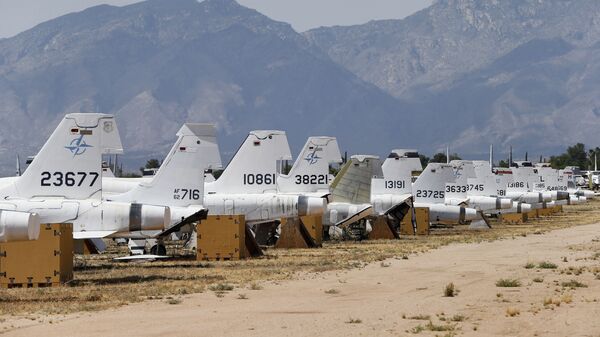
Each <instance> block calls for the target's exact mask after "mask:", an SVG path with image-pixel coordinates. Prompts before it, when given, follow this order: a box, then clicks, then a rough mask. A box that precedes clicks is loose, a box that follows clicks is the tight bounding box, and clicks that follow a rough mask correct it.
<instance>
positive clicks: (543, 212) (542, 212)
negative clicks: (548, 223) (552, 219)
mask: <svg viewBox="0 0 600 337" xmlns="http://www.w3.org/2000/svg"><path fill="white" fill-rule="evenodd" d="M536 211H537V216H538V218H539V217H542V216H544V217H545V216H551V215H552V214H553V213H554V209H553V208H552V207H550V208H538V209H536Z"/></svg>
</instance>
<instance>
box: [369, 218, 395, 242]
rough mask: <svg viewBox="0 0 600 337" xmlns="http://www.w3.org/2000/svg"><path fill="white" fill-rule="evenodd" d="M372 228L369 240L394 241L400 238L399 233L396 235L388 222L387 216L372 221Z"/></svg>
mask: <svg viewBox="0 0 600 337" xmlns="http://www.w3.org/2000/svg"><path fill="white" fill-rule="evenodd" d="M371 227H372V230H371V233H369V240H393V239H397V238H398V233H394V230H393V229H392V228H391V227H390V225H389V223H388V222H387V219H386V216H378V217H376V218H375V219H374V220H373V221H371Z"/></svg>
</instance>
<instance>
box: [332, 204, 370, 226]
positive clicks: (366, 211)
mask: <svg viewBox="0 0 600 337" xmlns="http://www.w3.org/2000/svg"><path fill="white" fill-rule="evenodd" d="M371 214H373V206H371V205H368V206H365V207H363V208H362V209H360V210H359V211H358V212H356V213H354V214H350V215H349V216H348V217H347V218H345V219H343V220H342V221H339V222H338V223H336V224H335V226H336V227H345V226H348V225H349V224H351V223H355V222H357V221H358V220H361V219H364V218H366V217H368V216H369V215H371Z"/></svg>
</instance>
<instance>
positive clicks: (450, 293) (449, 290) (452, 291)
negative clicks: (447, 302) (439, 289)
mask: <svg viewBox="0 0 600 337" xmlns="http://www.w3.org/2000/svg"><path fill="white" fill-rule="evenodd" d="M456 295H457V290H456V287H455V286H454V283H452V282H450V283H448V284H447V285H446V287H445V288H444V297H454V296H456Z"/></svg>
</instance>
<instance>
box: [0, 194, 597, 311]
mask: <svg viewBox="0 0 600 337" xmlns="http://www.w3.org/2000/svg"><path fill="white" fill-rule="evenodd" d="M599 205H600V200H599V201H592V202H590V203H587V204H584V205H574V206H569V207H564V209H565V212H564V213H562V214H559V215H556V216H553V217H547V218H543V219H534V220H532V221H530V222H529V223H525V224H520V225H505V224H501V223H493V229H492V230H490V231H484V232H481V231H469V230H468V229H467V226H455V227H454V228H440V229H434V230H432V233H431V235H429V236H417V237H414V236H411V237H403V238H401V239H400V240H390V241H385V240H381V241H380V240H377V241H362V242H341V243H325V244H324V245H323V248H321V249H290V250H287V249H282V250H277V249H268V250H267V251H266V252H265V256H264V257H262V258H259V259H252V260H247V261H220V262H209V263H207V262H200V261H195V259H194V256H193V255H191V253H190V252H188V251H185V250H183V249H181V247H180V246H178V245H177V244H178V243H173V244H172V245H170V246H168V247H167V248H168V251H169V252H175V258H173V259H171V260H167V261H155V262H137V263H119V262H114V261H113V260H112V259H113V258H114V257H116V256H123V255H126V247H117V246H115V245H114V244H112V243H111V244H110V245H109V251H108V253H107V254H103V255H95V256H93V255H92V256H77V257H76V259H75V270H74V280H73V281H72V282H70V283H69V284H68V285H66V286H62V287H57V288H39V289H8V290H7V289H0V315H7V314H8V315H10V314H65V313H72V312H82V311H95V310H101V309H106V308H111V307H116V306H120V305H124V304H127V303H134V302H140V301H146V300H164V299H166V298H168V297H177V296H180V295H185V294H193V293H200V292H204V291H206V290H210V289H218V287H219V284H221V285H231V286H233V287H235V288H246V289H252V290H258V289H260V288H261V287H260V286H259V285H258V284H262V283H264V282H278V281H282V280H288V279H293V278H295V277H296V275H297V273H302V272H324V271H331V270H345V269H352V268H362V267H364V266H365V265H366V264H368V263H372V262H377V263H380V262H381V261H384V260H386V259H390V258H396V259H398V260H400V261H401V260H402V259H405V258H408V257H410V255H411V254H417V253H423V252H426V251H429V250H431V249H436V248H439V247H442V246H445V245H448V244H451V243H477V242H486V241H494V240H502V239H511V238H514V237H519V236H526V235H528V234H532V233H533V232H534V231H539V230H541V231H543V232H546V231H550V230H555V229H561V228H566V227H571V226H577V225H584V224H590V223H596V222H600V207H598V206H599ZM400 263H401V262H400ZM599 275H600V274H599ZM215 287H216V288H215ZM223 291H226V290H216V291H215V293H217V292H223Z"/></svg>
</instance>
